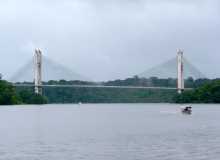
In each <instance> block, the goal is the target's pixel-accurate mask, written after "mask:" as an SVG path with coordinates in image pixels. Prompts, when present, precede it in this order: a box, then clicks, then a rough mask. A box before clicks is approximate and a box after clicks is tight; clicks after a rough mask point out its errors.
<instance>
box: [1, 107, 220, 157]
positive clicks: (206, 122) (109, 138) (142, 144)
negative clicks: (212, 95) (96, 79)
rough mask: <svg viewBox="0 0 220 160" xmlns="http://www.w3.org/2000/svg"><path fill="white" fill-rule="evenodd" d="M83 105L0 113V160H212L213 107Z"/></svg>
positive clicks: (215, 136)
mask: <svg viewBox="0 0 220 160" xmlns="http://www.w3.org/2000/svg"><path fill="white" fill-rule="evenodd" d="M179 107H180V106H179V105H173V104H172V105H171V104H82V105H45V106H17V107H9V106H3V107H1V108H0V137H1V139H0V159H1V160H6V159H7V160H14V159H16V160H37V159H39V160H61V159H65V160H72V159H77V160H78V159H82V160H134V159H136V160H146V159H150V160H161V159H163V160H164V159H167V160H201V159H211V160H217V159H219V157H220V137H219V135H220V123H219V121H220V117H219V114H220V109H219V106H218V105H193V114H192V115H190V116H189V115H182V114H181V113H180V111H179Z"/></svg>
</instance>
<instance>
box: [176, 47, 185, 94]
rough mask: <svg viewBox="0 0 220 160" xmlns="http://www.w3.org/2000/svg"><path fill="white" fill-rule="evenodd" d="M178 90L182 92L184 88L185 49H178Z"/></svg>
mask: <svg viewBox="0 0 220 160" xmlns="http://www.w3.org/2000/svg"><path fill="white" fill-rule="evenodd" d="M177 90H178V93H179V94H181V93H182V91H183V90H184V75H183V51H182V50H180V49H179V50H178V51H177Z"/></svg>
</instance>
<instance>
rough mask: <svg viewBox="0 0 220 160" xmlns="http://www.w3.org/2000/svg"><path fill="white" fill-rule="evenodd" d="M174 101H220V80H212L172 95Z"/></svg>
mask: <svg viewBox="0 0 220 160" xmlns="http://www.w3.org/2000/svg"><path fill="white" fill-rule="evenodd" d="M174 102H176V103H220V80H217V79H216V80H213V81H210V82H207V83H205V84H204V85H202V86H200V87H198V88H196V89H195V90H190V91H184V92H183V93H182V94H179V95H176V96H175V97H174Z"/></svg>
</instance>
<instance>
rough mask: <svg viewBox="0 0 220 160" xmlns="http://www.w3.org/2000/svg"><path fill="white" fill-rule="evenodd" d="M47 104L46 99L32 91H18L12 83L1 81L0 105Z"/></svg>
mask: <svg viewBox="0 0 220 160" xmlns="http://www.w3.org/2000/svg"><path fill="white" fill-rule="evenodd" d="M45 103H47V98H46V97H44V96H41V95H37V94H34V92H32V91H30V90H21V91H17V90H16V89H15V87H14V86H13V85H12V84H11V83H9V82H7V81H5V80H0V105H12V104H45Z"/></svg>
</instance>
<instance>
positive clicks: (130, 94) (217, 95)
mask: <svg viewBox="0 0 220 160" xmlns="http://www.w3.org/2000/svg"><path fill="white" fill-rule="evenodd" d="M17 84H33V83H31V82H23V83H17ZM43 84H45V85H104V86H144V87H150V86H151V87H152V86H153V87H176V79H173V78H167V79H160V78H157V77H151V78H148V79H147V78H139V77H138V76H134V77H132V78H127V79H124V80H114V81H107V82H85V81H66V80H59V81H54V80H51V81H48V82H43ZM185 87H186V88H194V90H189V91H184V92H183V93H182V94H177V92H176V90H160V89H157V90H154V89H131V88H130V89H122V88H62V87H44V88H43V96H41V95H37V94H34V88H33V87H24V86H23V87H21V86H20V87H14V86H13V85H12V84H11V83H9V82H7V81H5V80H0V105H12V104H47V103H49V104H54V103H58V104H62V103H220V79H214V80H211V79H197V80H194V79H193V78H188V79H186V80H185Z"/></svg>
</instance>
